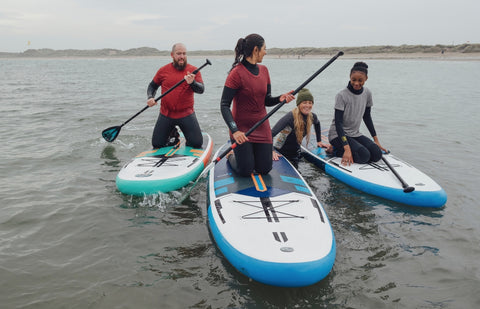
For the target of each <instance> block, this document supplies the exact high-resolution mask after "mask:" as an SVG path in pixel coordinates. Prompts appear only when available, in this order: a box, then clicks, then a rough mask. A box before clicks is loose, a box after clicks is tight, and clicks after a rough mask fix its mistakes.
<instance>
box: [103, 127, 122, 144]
mask: <svg viewBox="0 0 480 309" xmlns="http://www.w3.org/2000/svg"><path fill="white" fill-rule="evenodd" d="M121 128H122V127H120V126H116V127H110V128H107V129H105V130H103V131H102V136H103V138H104V139H105V140H106V141H107V142H110V143H111V142H113V141H114V140H115V139H116V138H117V136H118V133H120V129H121Z"/></svg>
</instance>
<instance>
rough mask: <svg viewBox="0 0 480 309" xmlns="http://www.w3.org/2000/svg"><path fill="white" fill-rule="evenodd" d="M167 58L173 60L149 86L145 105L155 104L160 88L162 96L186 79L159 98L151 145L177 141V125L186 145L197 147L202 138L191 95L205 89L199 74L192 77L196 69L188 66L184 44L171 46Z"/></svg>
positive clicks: (155, 146)
mask: <svg viewBox="0 0 480 309" xmlns="http://www.w3.org/2000/svg"><path fill="white" fill-rule="evenodd" d="M170 55H171V56H172V60H173V61H172V62H171V63H169V64H167V65H165V66H163V67H161V68H160V69H159V70H158V71H157V73H156V74H155V76H154V77H153V80H152V81H151V82H150V84H149V85H148V88H147V96H148V101H147V104H148V106H154V105H155V104H157V102H156V101H155V99H154V97H155V93H156V92H157V89H158V88H159V87H162V93H165V92H166V91H167V90H168V89H170V88H171V87H172V86H174V85H175V84H177V83H178V82H179V81H181V80H182V79H185V82H184V83H182V84H180V85H179V86H178V87H177V88H175V89H174V90H172V91H171V92H170V93H169V94H168V95H166V96H165V97H163V98H162V100H161V103H160V115H159V116H158V119H157V123H156V124H155V128H154V129H153V135H152V146H153V148H161V147H165V146H166V145H167V144H168V143H169V142H170V140H171V139H175V138H177V139H178V132H177V129H176V126H178V127H180V130H182V132H183V134H184V136H185V139H186V145H187V146H191V147H193V148H200V147H202V144H203V136H202V131H201V129H200V125H199V124H198V121H197V117H196V115H195V110H194V107H193V104H194V98H193V95H194V93H203V92H204V90H205V86H204V84H203V80H202V75H201V74H200V72H198V73H197V74H192V72H193V71H195V70H196V69H197V68H196V67H195V66H193V65H190V64H188V63H187V48H186V47H185V45H184V44H182V43H176V44H175V45H173V47H172V52H171V54H170Z"/></svg>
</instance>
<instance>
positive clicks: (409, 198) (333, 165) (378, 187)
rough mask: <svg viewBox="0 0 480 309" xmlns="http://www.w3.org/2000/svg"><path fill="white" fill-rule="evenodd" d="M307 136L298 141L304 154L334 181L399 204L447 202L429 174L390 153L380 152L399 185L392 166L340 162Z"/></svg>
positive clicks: (416, 204) (436, 203) (413, 204)
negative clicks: (343, 163) (407, 188)
mask: <svg viewBox="0 0 480 309" xmlns="http://www.w3.org/2000/svg"><path fill="white" fill-rule="evenodd" d="M314 135H315V133H314V132H313V136H311V137H310V139H309V140H310V141H311V142H310V143H308V144H307V141H306V139H304V141H303V143H302V153H303V155H304V157H305V158H306V159H307V160H308V161H310V162H312V163H314V164H315V165H317V166H319V167H320V168H321V169H323V170H324V171H325V172H326V173H327V174H329V175H331V176H333V177H335V178H337V179H338V180H340V181H342V182H344V183H346V184H348V185H350V186H352V187H354V188H356V189H358V190H360V191H363V192H366V193H369V194H372V195H376V196H379V197H382V198H385V199H388V200H392V201H396V202H399V203H403V204H407V205H412V206H420V207H442V206H443V205H445V203H446V202H447V194H446V192H445V191H444V190H443V189H442V188H441V187H440V185H438V184H437V183H436V182H435V181H434V180H433V179H431V178H430V177H429V176H427V175H426V174H424V173H423V172H421V171H420V170H418V169H417V168H415V167H414V166H412V165H411V164H409V163H407V162H405V161H403V160H401V159H399V158H397V157H396V156H394V155H393V154H390V153H389V154H384V155H383V156H384V158H385V159H386V161H387V162H388V163H389V165H390V167H392V168H393V169H394V170H395V172H396V173H397V174H398V175H399V177H400V178H401V179H402V180H403V182H404V183H403V184H402V182H401V180H400V179H399V177H397V176H396V175H395V173H394V171H392V169H391V168H390V167H389V166H388V165H387V164H386V163H385V162H384V161H383V160H380V161H378V162H371V163H367V164H357V163H354V164H351V165H349V166H346V165H342V163H341V161H342V158H340V157H335V156H331V155H329V154H327V153H326V152H325V150H324V149H322V148H319V147H317V145H316V143H314V141H316V137H315V136H314ZM406 184H408V186H409V188H410V189H414V190H413V191H411V192H406V191H409V190H405V187H404V185H406Z"/></svg>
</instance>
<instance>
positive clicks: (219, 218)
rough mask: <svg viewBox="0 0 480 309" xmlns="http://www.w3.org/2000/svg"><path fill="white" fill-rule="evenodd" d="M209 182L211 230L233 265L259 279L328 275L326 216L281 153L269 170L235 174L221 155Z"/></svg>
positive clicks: (280, 282) (301, 282) (278, 281)
mask: <svg viewBox="0 0 480 309" xmlns="http://www.w3.org/2000/svg"><path fill="white" fill-rule="evenodd" d="M225 147H226V146H225V145H224V146H223V147H222V148H221V149H220V150H219V152H217V153H220V152H221V151H223V149H225ZM208 184H209V203H208V205H209V207H208V221H209V227H210V231H211V232H212V235H213V237H214V239H215V242H216V243H217V246H218V247H219V249H220V251H222V253H223V255H224V256H225V257H226V258H227V260H228V261H229V262H230V263H231V264H232V265H233V266H234V267H235V268H236V269H237V270H239V271H240V272H241V273H243V274H244V275H246V276H248V277H249V278H252V279H254V280H256V281H258V282H262V283H265V284H269V285H275V286H291V287H293V286H306V285H310V284H314V283H316V282H318V281H320V280H322V279H323V278H324V277H325V276H327V275H328V273H329V272H330V270H331V269H332V267H333V263H334V260H335V239H334V235H333V231H332V228H331V225H330V222H329V220H328V217H327V215H326V213H325V211H324V209H323V207H322V205H321V204H320V202H319V201H318V199H317V198H316V197H315V195H314V194H313V193H312V191H311V189H310V187H309V186H308V184H307V183H306V182H305V180H304V179H303V178H302V177H301V175H300V174H299V173H298V171H297V170H296V169H295V168H294V167H293V166H292V165H291V164H290V163H288V161H287V160H286V159H285V158H283V157H281V159H280V160H279V161H274V163H273V169H272V170H271V171H270V173H269V174H267V175H259V174H252V175H251V176H250V177H241V176H238V175H237V174H236V173H235V172H234V171H233V170H232V169H231V167H230V164H229V163H228V160H226V159H224V160H220V161H219V162H218V163H217V164H216V165H215V167H214V169H213V170H212V171H210V175H209V182H208Z"/></svg>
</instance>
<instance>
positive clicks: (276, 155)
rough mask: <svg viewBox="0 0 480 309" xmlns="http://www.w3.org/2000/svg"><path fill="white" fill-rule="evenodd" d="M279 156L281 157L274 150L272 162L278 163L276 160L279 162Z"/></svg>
mask: <svg viewBox="0 0 480 309" xmlns="http://www.w3.org/2000/svg"><path fill="white" fill-rule="evenodd" d="M281 156H282V155H281V154H279V153H278V152H276V151H275V150H274V151H273V153H272V159H273V161H278V160H280V157H281Z"/></svg>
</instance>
